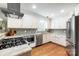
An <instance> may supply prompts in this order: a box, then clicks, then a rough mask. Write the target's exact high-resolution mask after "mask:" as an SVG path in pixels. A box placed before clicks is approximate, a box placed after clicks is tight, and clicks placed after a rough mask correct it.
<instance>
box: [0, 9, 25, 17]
mask: <svg viewBox="0 0 79 59" xmlns="http://www.w3.org/2000/svg"><path fill="white" fill-rule="evenodd" d="M0 10H1V11H2V12H3V13H4V14H5V16H6V17H8V15H9V14H13V15H17V16H18V17H23V16H24V14H23V13H20V12H18V11H16V10H12V9H7V8H0Z"/></svg>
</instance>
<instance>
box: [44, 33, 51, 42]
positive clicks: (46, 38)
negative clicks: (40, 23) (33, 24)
mask: <svg viewBox="0 0 79 59" xmlns="http://www.w3.org/2000/svg"><path fill="white" fill-rule="evenodd" d="M50 41H51V38H50V34H48V33H47V34H43V43H47V42H50Z"/></svg>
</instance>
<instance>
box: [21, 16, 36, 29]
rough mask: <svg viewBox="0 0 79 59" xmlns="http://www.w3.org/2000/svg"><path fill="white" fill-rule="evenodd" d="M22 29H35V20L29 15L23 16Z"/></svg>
mask: <svg viewBox="0 0 79 59" xmlns="http://www.w3.org/2000/svg"><path fill="white" fill-rule="evenodd" d="M22 20H23V21H22V23H23V25H22V26H23V28H37V19H36V18H35V17H33V16H31V15H25V16H24V17H23V18H22Z"/></svg>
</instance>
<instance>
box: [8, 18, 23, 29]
mask: <svg viewBox="0 0 79 59" xmlns="http://www.w3.org/2000/svg"><path fill="white" fill-rule="evenodd" d="M7 19H8V22H7V27H8V28H21V27H22V19H16V18H9V17H8V18H7Z"/></svg>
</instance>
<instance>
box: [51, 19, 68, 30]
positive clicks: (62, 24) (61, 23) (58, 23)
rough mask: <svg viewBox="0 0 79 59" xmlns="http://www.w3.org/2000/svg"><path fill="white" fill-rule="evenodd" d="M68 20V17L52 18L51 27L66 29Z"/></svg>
mask: <svg viewBox="0 0 79 59" xmlns="http://www.w3.org/2000/svg"><path fill="white" fill-rule="evenodd" d="M66 22H67V19H65V18H63V19H62V18H59V19H52V21H51V29H66Z"/></svg>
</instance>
